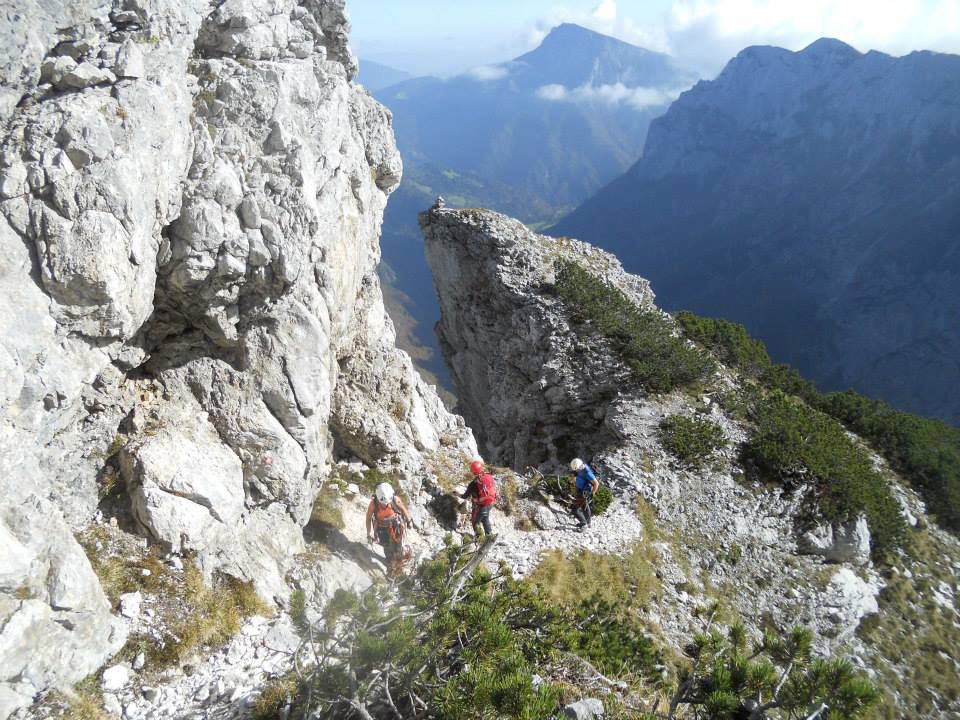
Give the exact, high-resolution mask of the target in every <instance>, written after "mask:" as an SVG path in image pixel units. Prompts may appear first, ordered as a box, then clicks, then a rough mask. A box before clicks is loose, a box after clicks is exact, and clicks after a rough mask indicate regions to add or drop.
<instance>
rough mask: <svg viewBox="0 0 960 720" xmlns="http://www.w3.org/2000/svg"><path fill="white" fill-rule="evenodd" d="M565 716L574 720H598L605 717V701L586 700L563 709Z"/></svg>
mask: <svg viewBox="0 0 960 720" xmlns="http://www.w3.org/2000/svg"><path fill="white" fill-rule="evenodd" d="M563 716H564V717H568V718H572V720H596V719H597V718H602V717H603V716H604V709H603V701H602V700H598V699H597V698H584V699H583V700H578V701H577V702H575V703H571V704H570V705H567V706H565V707H564V708H563Z"/></svg>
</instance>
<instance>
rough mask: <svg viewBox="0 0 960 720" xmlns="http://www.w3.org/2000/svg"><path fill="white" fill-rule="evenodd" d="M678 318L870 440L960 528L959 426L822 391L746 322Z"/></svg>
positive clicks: (725, 355) (696, 336) (766, 380)
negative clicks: (774, 356) (772, 353)
mask: <svg viewBox="0 0 960 720" xmlns="http://www.w3.org/2000/svg"><path fill="white" fill-rule="evenodd" d="M676 319H677V321H678V322H679V323H680V325H681V327H683V329H684V331H685V332H686V333H687V335H688V337H690V338H691V339H693V340H694V341H696V342H698V343H700V344H702V345H703V346H705V347H707V348H708V349H710V350H711V351H713V352H714V354H716V355H717V356H718V357H719V358H720V359H721V360H722V361H723V362H725V363H727V364H729V365H731V366H733V367H736V368H738V369H740V370H741V371H744V372H746V373H748V374H749V375H751V376H752V377H754V378H756V379H757V380H758V381H759V383H760V384H761V386H763V387H765V388H767V389H769V390H779V391H781V392H784V393H787V394H790V395H796V396H797V397H799V398H802V399H803V400H804V401H805V402H806V403H807V404H808V405H810V406H811V407H813V408H815V409H817V410H819V411H820V412H822V413H825V414H826V415H829V416H830V417H832V418H834V419H835V420H837V421H839V422H841V423H843V425H845V426H846V427H847V428H848V429H850V430H851V431H853V432H855V433H857V434H858V435H860V436H861V437H862V438H864V439H866V440H868V441H869V442H870V443H871V445H873V447H874V449H875V450H876V451H877V452H878V453H880V454H881V455H882V456H883V457H884V458H885V459H886V460H887V462H889V463H890V465H891V466H892V467H893V468H894V469H895V470H896V471H897V472H899V473H900V474H901V475H903V476H904V477H905V478H907V479H908V480H909V481H910V483H911V484H912V485H913V486H914V487H915V488H916V489H917V490H918V491H919V492H920V493H921V495H922V496H923V498H924V500H925V501H926V502H927V505H928V506H929V508H930V510H931V512H933V513H934V514H935V515H936V516H937V517H938V519H939V520H940V522H941V523H942V524H943V525H944V526H945V527H947V528H949V529H951V530H953V531H957V530H960V428H956V427H953V426H951V425H948V424H947V423H945V422H943V421H941V420H936V419H933V418H924V417H919V416H917V415H912V414H910V413H906V412H901V411H898V410H894V409H893V408H891V407H890V406H889V405H887V404H886V403H884V402H882V401H880V400H871V399H869V398H866V397H864V396H863V395H860V394H859V393H856V392H853V391H852V390H848V391H846V392H840V393H821V392H819V391H818V390H817V388H816V386H815V385H814V384H813V383H811V382H810V381H808V380H805V379H804V378H802V377H801V376H800V374H799V373H798V372H797V371H796V370H794V369H793V368H791V367H790V366H788V365H777V364H774V363H773V362H772V361H771V360H770V357H769V355H768V354H767V350H766V348H765V347H764V345H763V343H762V342H760V341H759V340H756V339H754V338H752V337H750V336H749V335H748V334H747V331H746V330H745V329H744V327H743V326H742V325H738V324H736V323H731V322H728V321H726V320H716V319H711V318H703V317H699V316H697V315H694V314H693V313H690V312H680V313H677V316H676Z"/></svg>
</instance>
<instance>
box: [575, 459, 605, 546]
mask: <svg viewBox="0 0 960 720" xmlns="http://www.w3.org/2000/svg"><path fill="white" fill-rule="evenodd" d="M570 469H571V470H573V472H575V473H576V476H575V481H576V484H577V498H576V500H574V501H573V515H574V517H576V518H577V529H578V530H583V528H585V527H590V520H591V519H592V518H593V512H592V511H591V509H590V503H591V502H592V501H593V495H594V493H596V492H597V488H598V487H600V481H599V480H597V476H596V473H594V472H593V468H591V467H590V466H589V465H587V464H586V463H585V462H584V461H583V460H581V459H580V458H574V459H573V460H571V461H570Z"/></svg>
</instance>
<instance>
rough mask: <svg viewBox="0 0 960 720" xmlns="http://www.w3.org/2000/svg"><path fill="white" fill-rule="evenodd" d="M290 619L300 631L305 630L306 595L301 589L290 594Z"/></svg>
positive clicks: (306, 622)
mask: <svg viewBox="0 0 960 720" xmlns="http://www.w3.org/2000/svg"><path fill="white" fill-rule="evenodd" d="M290 619H291V620H293V624H294V626H295V627H297V628H298V629H300V630H306V628H307V624H308V621H307V594H306V593H305V592H304V591H303V588H297V589H296V590H294V591H293V592H292V593H290Z"/></svg>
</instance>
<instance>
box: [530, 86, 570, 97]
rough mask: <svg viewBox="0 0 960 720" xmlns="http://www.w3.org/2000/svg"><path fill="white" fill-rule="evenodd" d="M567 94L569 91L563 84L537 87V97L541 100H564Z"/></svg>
mask: <svg viewBox="0 0 960 720" xmlns="http://www.w3.org/2000/svg"><path fill="white" fill-rule="evenodd" d="M569 95H570V92H569V91H568V90H567V89H566V88H565V87H564V86H563V85H557V84H551V85H542V86H540V87H539V88H537V97H538V98H540V99H541V100H555V101H560V100H566V99H567V97H569Z"/></svg>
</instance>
